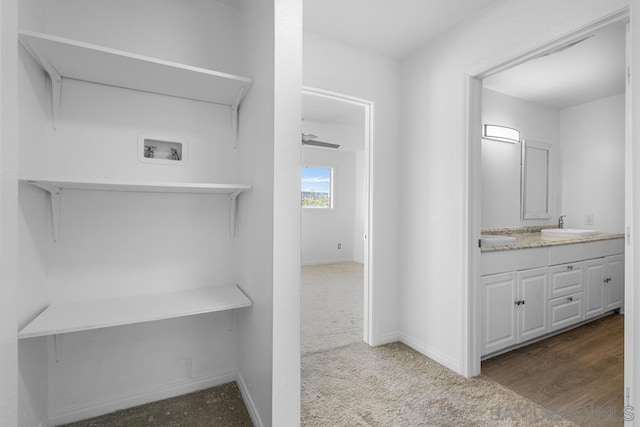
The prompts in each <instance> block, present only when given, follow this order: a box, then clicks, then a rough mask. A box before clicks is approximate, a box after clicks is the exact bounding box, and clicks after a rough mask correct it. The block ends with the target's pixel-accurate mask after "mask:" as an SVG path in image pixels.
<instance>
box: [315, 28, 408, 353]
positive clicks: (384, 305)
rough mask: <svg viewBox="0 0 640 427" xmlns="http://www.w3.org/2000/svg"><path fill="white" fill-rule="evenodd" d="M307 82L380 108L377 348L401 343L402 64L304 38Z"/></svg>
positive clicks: (374, 226)
mask: <svg viewBox="0 0 640 427" xmlns="http://www.w3.org/2000/svg"><path fill="white" fill-rule="evenodd" d="M303 65H304V67H303V70H304V74H303V83H304V85H305V86H310V87H314V88H318V89H324V90H329V91H332V92H337V93H342V94H345V95H350V96H353V97H357V98H360V99H365V100H368V101H373V102H374V103H375V113H374V114H375V119H374V120H375V123H374V131H373V132H374V143H373V147H372V149H373V151H374V153H373V165H372V167H373V182H372V185H373V196H372V198H373V200H372V203H373V207H372V211H373V212H372V214H371V215H372V217H373V221H372V223H371V224H370V227H371V231H370V239H371V240H370V244H371V246H372V248H373V249H372V252H371V253H370V264H371V271H372V273H371V278H370V279H371V286H372V287H373V289H374V292H373V295H372V298H373V301H372V304H373V309H374V318H373V320H372V323H373V324H372V325H370V326H371V327H372V328H373V343H374V344H382V343H384V342H391V341H395V340H396V339H397V326H398V325H397V315H398V314H397V310H398V306H397V292H398V288H397V284H398V277H399V276H398V274H399V272H398V262H399V258H398V252H399V249H400V242H399V238H398V233H399V230H400V226H399V218H400V214H399V211H398V203H399V192H398V188H399V187H398V185H399V163H398V162H399V156H400V151H401V150H402V144H401V143H400V128H399V122H398V121H399V113H398V110H399V108H400V104H399V88H400V86H399V85H400V80H399V71H400V68H399V64H398V63H397V62H396V61H394V60H392V59H389V58H386V57H383V56H379V55H376V54H370V53H367V52H363V51H361V50H358V49H353V48H351V47H348V46H345V45H343V44H340V43H337V42H335V41H332V40H329V39H327V38H324V37H321V36H318V35H317V34H314V33H310V32H305V33H304V64H303Z"/></svg>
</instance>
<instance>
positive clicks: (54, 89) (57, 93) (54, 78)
mask: <svg viewBox="0 0 640 427" xmlns="http://www.w3.org/2000/svg"><path fill="white" fill-rule="evenodd" d="M22 46H24V48H25V49H27V51H28V52H29V53H30V54H31V56H32V57H34V58H36V60H37V61H38V63H40V65H41V66H42V68H44V71H45V72H46V73H47V75H48V76H49V80H50V81H51V114H52V122H53V123H52V125H53V129H54V130H55V129H56V123H57V120H58V113H59V111H60V100H61V99H62V76H61V75H60V73H59V72H58V70H56V69H55V67H54V66H53V65H51V63H50V62H49V61H48V60H47V58H45V57H44V56H43V55H41V54H40V52H38V50H37V49H35V48H34V47H33V46H30V45H29V44H27V43H22Z"/></svg>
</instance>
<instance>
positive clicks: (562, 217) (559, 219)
mask: <svg viewBox="0 0 640 427" xmlns="http://www.w3.org/2000/svg"><path fill="white" fill-rule="evenodd" d="M565 217H566V215H561V216H560V218H558V228H564V218H565Z"/></svg>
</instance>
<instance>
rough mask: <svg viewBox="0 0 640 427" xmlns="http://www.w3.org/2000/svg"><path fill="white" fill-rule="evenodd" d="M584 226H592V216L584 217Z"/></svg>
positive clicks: (590, 214)
mask: <svg viewBox="0 0 640 427" xmlns="http://www.w3.org/2000/svg"><path fill="white" fill-rule="evenodd" d="M584 225H593V214H592V213H589V214H586V215H585V216H584Z"/></svg>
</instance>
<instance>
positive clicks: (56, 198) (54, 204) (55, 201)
mask: <svg viewBox="0 0 640 427" xmlns="http://www.w3.org/2000/svg"><path fill="white" fill-rule="evenodd" d="M29 183H31V184H33V185H35V186H36V187H39V188H41V189H43V190H44V191H46V192H47V193H49V195H50V197H51V220H52V227H53V241H54V242H56V243H57V242H58V241H59V240H60V205H61V199H62V189H61V188H59V187H55V186H53V185H47V184H43V183H41V182H37V181H29Z"/></svg>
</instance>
